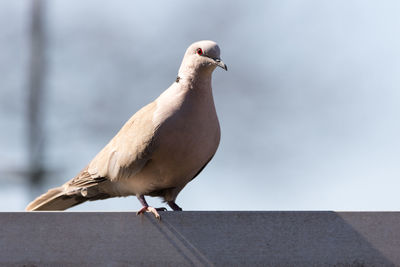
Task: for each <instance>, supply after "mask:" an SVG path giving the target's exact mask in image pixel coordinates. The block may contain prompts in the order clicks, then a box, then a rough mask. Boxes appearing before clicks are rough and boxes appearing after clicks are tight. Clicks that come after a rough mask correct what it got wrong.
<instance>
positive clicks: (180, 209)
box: [167, 201, 182, 211]
mask: <svg viewBox="0 0 400 267" xmlns="http://www.w3.org/2000/svg"><path fill="white" fill-rule="evenodd" d="M167 203H168V206H170V207H171V209H172V210H174V211H182V208H181V207H179V206H178V205H176V203H175V201H168V202H167Z"/></svg>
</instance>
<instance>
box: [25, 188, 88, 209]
mask: <svg viewBox="0 0 400 267" xmlns="http://www.w3.org/2000/svg"><path fill="white" fill-rule="evenodd" d="M86 200H88V199H86V198H84V197H78V196H77V195H71V194H66V192H65V191H64V188H63V187H56V188H53V189H50V190H49V191H47V193H45V194H43V195H41V196H39V197H38V198H36V199H35V200H34V201H32V202H31V203H29V205H28V206H27V207H26V210H27V211H39V210H65V209H68V208H71V207H73V206H75V205H78V204H80V203H82V202H85V201H86Z"/></svg>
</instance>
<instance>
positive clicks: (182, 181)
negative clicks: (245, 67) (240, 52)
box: [26, 41, 228, 219]
mask: <svg viewBox="0 0 400 267" xmlns="http://www.w3.org/2000/svg"><path fill="white" fill-rule="evenodd" d="M217 67H221V68H222V69H224V70H228V69H227V66H226V65H225V63H224V62H223V61H222V60H221V58H220V48H219V46H218V45H217V43H215V42H213V41H199V42H195V43H193V44H191V45H190V46H189V47H188V48H187V50H186V52H185V55H184V57H183V60H182V63H181V66H180V68H179V71H178V76H177V78H176V80H175V82H173V83H172V85H171V86H170V87H169V88H168V89H167V90H165V91H164V92H163V93H162V94H161V95H160V96H159V97H158V98H156V100H154V101H153V102H151V103H150V104H148V105H146V106H144V107H143V108H142V109H140V110H139V111H138V112H136V113H135V114H134V115H133V116H132V117H131V118H130V119H129V120H128V121H127V122H126V123H125V125H123V127H122V128H121V130H120V131H119V132H118V133H117V135H116V136H115V137H114V138H112V139H111V141H110V142H109V143H108V144H107V145H106V146H105V147H104V148H103V149H102V150H101V151H100V152H99V153H98V154H97V155H96V156H95V157H94V159H93V160H92V161H91V162H90V163H89V164H88V165H87V166H86V167H85V168H84V169H83V170H82V171H81V172H80V173H79V174H78V175H77V176H76V177H74V178H73V179H71V180H70V181H68V182H66V183H65V184H63V185H62V186H60V187H56V188H53V189H50V190H49V191H48V192H47V193H45V194H43V195H41V196H39V197H38V198H36V199H35V200H34V201H32V202H31V203H30V204H29V205H28V206H27V207H26V210H27V211H44V210H65V209H68V208H70V207H73V206H75V205H78V204H81V203H83V202H85V201H93V200H100V199H107V198H111V197H126V196H136V197H137V198H138V200H139V201H140V203H141V205H142V208H141V209H140V210H139V211H138V212H137V214H138V215H139V214H143V213H144V212H151V213H153V214H154V216H155V217H156V218H158V219H159V218H160V215H159V213H158V212H157V211H159V210H165V208H161V209H156V208H154V207H150V206H149V205H148V204H147V202H146V199H145V196H153V197H161V198H162V200H163V201H164V202H166V203H167V204H168V206H169V207H170V208H171V209H172V210H173V211H181V210H182V209H181V208H180V207H179V206H178V205H177V204H176V202H175V201H176V198H177V196H178V194H179V193H180V191H181V190H182V189H183V188H184V187H185V186H186V184H188V183H189V182H190V181H191V180H193V179H194V178H195V177H196V176H197V175H198V174H199V173H200V172H201V171H202V170H203V169H204V167H205V166H206V165H207V164H208V162H209V161H210V160H211V159H212V158H213V156H214V154H215V153H216V151H217V148H218V145H219V142H220V136H221V131H220V125H219V121H218V117H217V113H216V109H215V105H214V99H213V93H212V87H211V83H212V81H211V80H212V73H213V71H214V70H215V69H216V68H217Z"/></svg>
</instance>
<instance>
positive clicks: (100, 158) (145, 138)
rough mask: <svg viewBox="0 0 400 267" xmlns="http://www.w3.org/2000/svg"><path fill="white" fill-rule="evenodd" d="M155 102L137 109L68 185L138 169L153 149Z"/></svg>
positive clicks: (128, 174) (84, 184)
mask: <svg viewBox="0 0 400 267" xmlns="http://www.w3.org/2000/svg"><path fill="white" fill-rule="evenodd" d="M155 108H156V103H155V102H152V103H150V104H148V105H147V106H145V107H143V108H142V109H140V110H139V111H138V112H137V113H136V114H135V115H133V116H132V117H131V118H130V119H129V120H128V121H127V122H126V123H125V125H124V126H123V127H122V128H121V130H120V131H119V132H118V134H117V135H116V136H115V137H114V138H113V139H111V141H110V142H109V143H108V144H107V145H106V146H105V147H104V148H103V149H102V150H101V151H100V152H99V153H98V154H97V155H96V157H95V158H94V159H93V160H92V161H91V162H90V163H89V165H88V166H87V168H85V169H84V171H82V172H81V173H80V174H79V175H78V176H76V177H75V178H74V179H72V180H71V181H70V182H69V183H68V186H76V187H87V186H90V185H93V184H98V183H100V182H103V181H105V180H111V181H113V180H117V179H120V178H124V177H131V176H133V175H135V174H136V173H138V172H140V170H141V169H142V168H143V166H144V165H145V164H146V162H147V161H148V160H149V159H150V157H151V155H152V152H153V151H154V148H155V146H154V135H155V130H156V127H155V126H154V124H153V122H152V117H153V113H154V110H155Z"/></svg>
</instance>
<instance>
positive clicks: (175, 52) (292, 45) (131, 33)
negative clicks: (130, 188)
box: [0, 0, 400, 211]
mask: <svg viewBox="0 0 400 267" xmlns="http://www.w3.org/2000/svg"><path fill="white" fill-rule="evenodd" d="M399 7H400V4H399V2H398V1H384V2H377V1H344V0H343V1H306V0H302V1H258V2H257V3H247V4H246V2H243V1H238V2H235V1H204V0H203V1H201V2H188V1H160V0H157V1H128V0H114V1H99V0H85V1H71V0H52V1H40V0H33V1H32V0H18V1H12V0H8V1H7V0H0V75H1V76H0V77H1V78H0V127H1V128H0V129H1V130H0V185H1V186H0V210H1V211H21V210H23V209H24V208H25V206H26V204H27V203H28V202H30V201H31V200H32V199H33V198H34V197H36V196H37V195H39V194H40V193H43V192H45V191H47V190H48V189H49V188H50V187H55V186H58V185H61V184H62V183H64V182H65V181H67V180H69V179H70V178H72V177H74V176H75V175H76V174H77V173H78V172H79V171H80V170H81V169H82V168H83V167H84V166H86V164H87V163H88V162H89V161H90V160H91V159H92V158H93V157H94V156H95V155H96V154H97V152H99V151H100V149H101V148H102V147H103V146H104V145H105V144H106V143H107V142H108V141H109V140H110V139H111V138H112V137H113V136H114V135H115V134H116V132H117V131H118V130H119V129H120V127H121V126H122V125H123V124H124V122H125V121H126V120H127V119H128V118H129V117H130V116H131V115H132V114H134V113H135V112H136V111H137V110H138V109H140V108H141V107H142V106H144V105H145V104H147V103H148V102H150V101H152V100H153V99H155V98H156V97H157V96H158V95H159V94H160V93H161V92H162V91H163V90H165V89H166V88H167V87H168V86H169V85H170V84H171V83H172V82H174V80H175V78H176V74H177V71H178V68H179V65H180V62H181V59H182V57H183V54H184V52H185V50H186V48H187V47H188V46H189V45H190V44H191V43H192V42H194V41H198V40H203V39H211V40H214V41H216V42H217V43H218V44H219V45H220V47H221V51H222V52H221V53H222V59H223V60H224V62H225V63H226V64H227V65H228V68H229V71H228V72H225V71H223V70H221V69H217V70H216V71H215V72H214V75H213V91H214V97H215V102H216V107H217V112H218V115H219V118H220V123H221V128H222V139H221V144H220V147H219V150H218V152H217V154H216V156H215V157H214V159H213V160H212V161H211V163H210V164H209V165H208V166H207V168H206V169H205V170H204V171H203V172H202V174H201V175H200V176H198V178H196V179H195V180H193V181H192V182H191V183H189V184H188V185H187V186H186V188H185V189H184V190H183V191H182V192H181V194H180V195H179V196H178V199H177V203H178V204H179V205H180V206H182V207H183V209H184V210H399V209H400V194H399V187H400V164H399V163H400V141H399V135H400V122H399V117H400V105H399V98H400V90H399V88H400V75H399V72H400V49H399V47H400V37H399V36H400V34H399V29H400V17H399V15H398V14H399V11H400V9H399ZM149 202H150V204H151V205H155V206H161V203H160V200H159V199H157V198H149ZM139 208H140V204H139V202H138V201H137V200H136V198H135V197H128V198H115V199H109V200H102V201H96V202H90V203H89V202H87V203H85V204H82V205H80V206H77V207H75V208H73V209H72V210H96V211H100V210H113V211H120V210H137V209H139Z"/></svg>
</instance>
